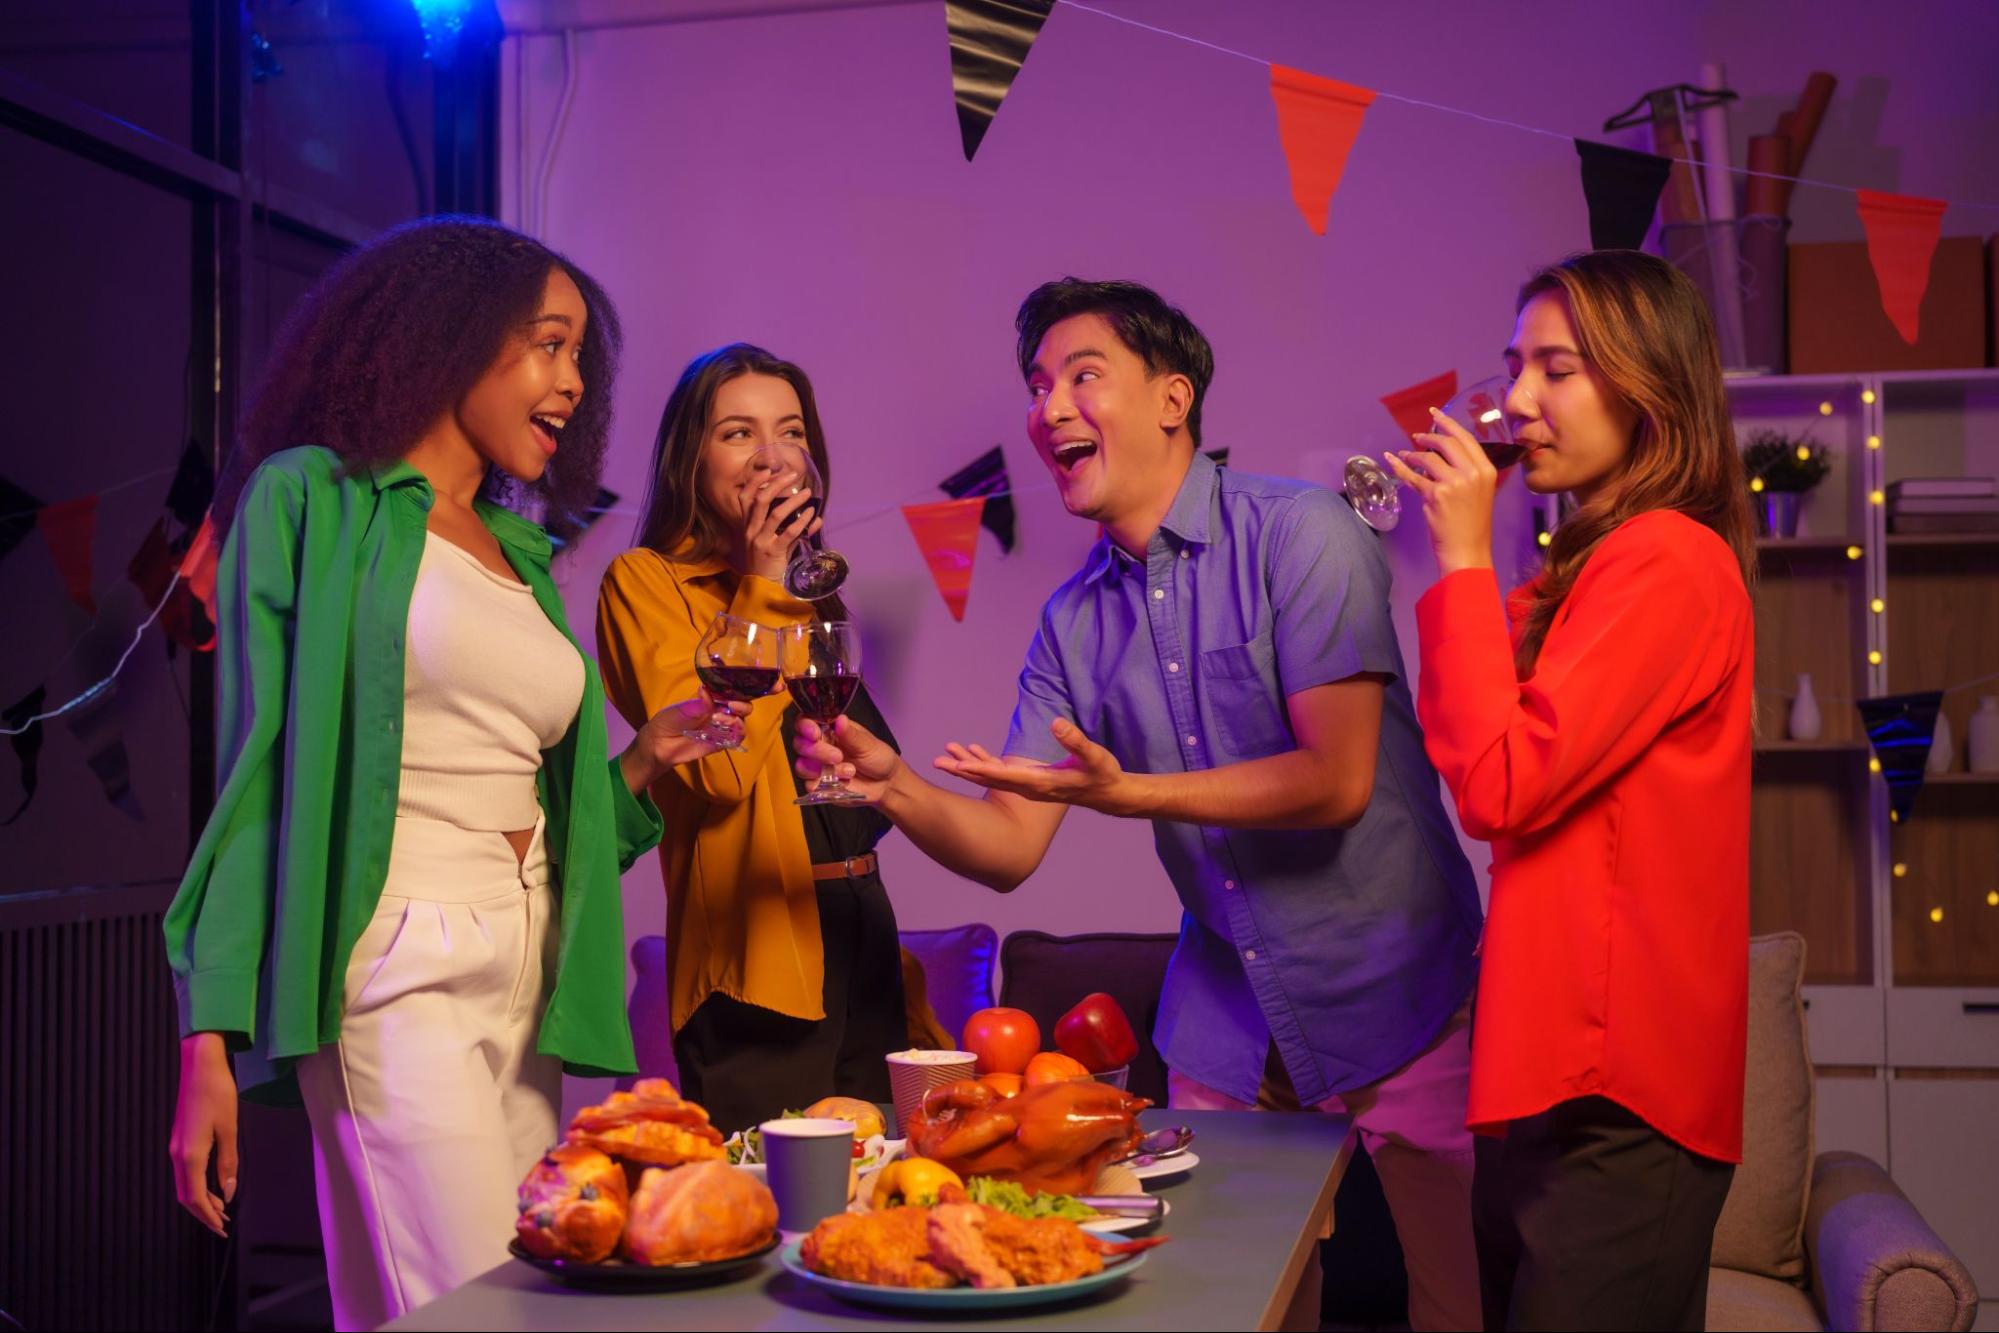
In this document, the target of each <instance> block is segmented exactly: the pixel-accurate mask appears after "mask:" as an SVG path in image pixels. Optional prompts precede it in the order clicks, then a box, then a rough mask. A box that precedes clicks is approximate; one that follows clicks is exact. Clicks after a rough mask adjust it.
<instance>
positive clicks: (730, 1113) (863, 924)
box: [673, 875, 909, 1134]
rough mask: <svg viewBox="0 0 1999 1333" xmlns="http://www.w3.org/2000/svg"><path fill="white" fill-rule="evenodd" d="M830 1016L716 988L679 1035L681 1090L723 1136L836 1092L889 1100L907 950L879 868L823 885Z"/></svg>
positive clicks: (904, 1039) (904, 1024)
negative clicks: (889, 1061) (769, 1005)
mask: <svg viewBox="0 0 1999 1333" xmlns="http://www.w3.org/2000/svg"><path fill="white" fill-rule="evenodd" d="M819 939H820V942H821V944H822V945H823V946H824V949H825V953H826V986H825V991H824V995H825V1005H826V1017H825V1018H823V1019H821V1020H819V1021H818V1022H816V1023H815V1022H812V1021H811V1020H809V1019H802V1018H791V1017H789V1016H787V1015H784V1014H780V1013H776V1012H773V1011H772V1010H769V1009H765V1008H762V1007H761V1006H759V1005H754V1004H744V1003H743V1002H742V1001H741V1000H737V999H734V998H732V997H730V996H727V995H719V994H717V995H710V996H709V997H708V998H707V999H706V1000H703V1001H702V1002H701V1007H700V1008H698V1009H696V1010H695V1011H694V1015H693V1017H691V1018H689V1019H688V1020H687V1025H686V1026H685V1027H683V1028H681V1029H680V1032H679V1033H678V1034H677V1035H676V1036H675V1037H674V1039H673V1058H674V1062H675V1063H676V1064H678V1065H679V1066H680V1088H681V1092H682V1093H683V1094H684V1095H685V1096H686V1097H687V1098H688V1099H689V1100H691V1101H696V1102H699V1103H701V1105H703V1106H704V1107H706V1108H707V1109H708V1116H709V1118H710V1119H711V1120H713V1121H714V1123H715V1127H716V1128H717V1129H719V1130H721V1131H722V1132H723V1133H725V1134H729V1133H733V1132H735V1131H736V1130H739V1129H744V1128H747V1127H748V1126H751V1125H755V1124H759V1123H761V1122H763V1121H765V1120H772V1119H775V1118H776V1117H777V1116H778V1115H779V1114H780V1113H782V1112H784V1111H802V1110H804V1109H805V1108H806V1107H808V1106H810V1105H811V1104H812V1103H813V1102H816V1101H818V1100H819V1099H820V1098H821V1097H827V1096H832V1095H834V1094H839V1095H841V1096H846V1097H859V1098H862V1099H863V1100H865V1101H872V1102H886V1101H888V1100H889V1086H888V1066H887V1065H886V1064H885V1063H884V1057H886V1056H887V1055H888V1053H889V1052H890V1051H900V1050H904V1049H907V1047H908V1046H909V1026H908V1017H907V1015H906V1014H905V1012H904V1010H903V1004H902V949H901V943H900V941H899V940H898V939H897V937H896V933H895V911H894V909H893V908H891V907H890V906H889V901H888V892H887V890H885V889H883V888H882V883H881V878H880V877H879V876H878V875H869V876H867V877H865V878H863V879H843V880H824V881H821V883H820V884H819Z"/></svg>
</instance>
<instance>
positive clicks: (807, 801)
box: [792, 785, 868, 805]
mask: <svg viewBox="0 0 1999 1333" xmlns="http://www.w3.org/2000/svg"><path fill="white" fill-rule="evenodd" d="M792 804H793V805H866V804H868V798H867V797H865V796H863V795H861V794H860V793H859V792H857V791H855V790H854V789H853V788H852V787H848V786H845V785H842V786H838V787H814V788H812V789H811V790H810V791H808V792H806V793H805V795H803V796H800V797H799V798H797V799H796V800H794V801H793V802H792Z"/></svg>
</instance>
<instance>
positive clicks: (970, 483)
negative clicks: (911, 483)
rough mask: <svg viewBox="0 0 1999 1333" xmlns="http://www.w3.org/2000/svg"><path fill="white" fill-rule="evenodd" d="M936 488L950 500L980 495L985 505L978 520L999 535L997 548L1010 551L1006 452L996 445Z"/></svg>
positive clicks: (1010, 497) (1013, 533) (1011, 524)
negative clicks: (984, 500) (998, 546)
mask: <svg viewBox="0 0 1999 1333" xmlns="http://www.w3.org/2000/svg"><path fill="white" fill-rule="evenodd" d="M937 489H938V490H940V491H942V492H944V494H946V495H948V496H950V497H951V498H952V499H953V500H964V499H968V498H970V497H971V496H974V495H983V496H984V497H985V498H986V508H985V512H984V513H983V514H982V515H980V517H979V522H980V523H982V524H984V525H985V529H986V531H987V532H990V533H992V535H993V536H995V537H997V538H999V544H1000V550H1002V551H1005V552H1006V553H1007V554H1008V555H1012V554H1013V544H1014V541H1015V540H1016V531H1015V524H1014V513H1013V494H1012V492H1013V486H1012V484H1011V483H1010V482H1009V481H1008V480H1007V475H1006V455H1005V454H1003V453H1001V452H1000V447H999V446H998V445H994V446H993V447H992V448H990V449H988V450H986V451H985V452H984V453H982V454H980V455H979V456H978V457H977V458H975V459H973V460H972V461H971V462H970V463H967V464H966V465H965V466H964V467H961V468H959V469H958V470H957V471H956V472H953V473H952V474H951V475H950V476H948V477H946V478H944V480H942V481H940V482H938V483H937Z"/></svg>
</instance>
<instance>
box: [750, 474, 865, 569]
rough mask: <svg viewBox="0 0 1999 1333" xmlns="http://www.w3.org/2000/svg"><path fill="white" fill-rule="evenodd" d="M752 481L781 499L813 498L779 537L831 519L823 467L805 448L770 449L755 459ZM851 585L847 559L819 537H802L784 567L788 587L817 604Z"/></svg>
mask: <svg viewBox="0 0 1999 1333" xmlns="http://www.w3.org/2000/svg"><path fill="white" fill-rule="evenodd" d="M747 466H748V468H749V472H750V480H752V481H754V482H758V483H766V482H767V483H769V484H770V485H771V486H772V487H773V488H774V491H775V494H776V496H777V497H778V498H782V497H784V496H787V495H796V494H798V493H799V492H800V491H803V492H805V493H806V494H807V495H809V496H810V497H811V498H810V499H808V500H807V501H806V502H805V503H804V504H802V505H800V506H798V508H797V509H796V510H795V511H793V513H792V515H791V517H789V518H787V519H786V520H785V521H784V522H783V523H781V524H779V525H778V529H777V530H778V531H779V532H785V531H787V530H789V529H791V528H799V529H803V528H805V527H807V526H809V525H810V524H811V522H812V520H813V519H814V518H815V517H823V516H824V515H825V512H826V510H825V504H824V500H825V495H826V483H825V481H824V480H822V479H821V478H820V476H819V465H818V464H817V463H814V462H813V461H812V453H811V451H810V450H808V449H806V448H805V447H804V446H802V445H796V444H791V443H779V444H766V445H764V446H763V447H762V448H760V449H758V450H757V451H756V452H755V453H753V454H751V455H750V461H749V463H748V465H747ZM846 581H847V557H846V556H844V555H841V554H840V553H839V552H838V551H832V550H828V549H827V548H826V544H825V543H824V542H822V541H821V540H820V539H819V535H818V534H817V533H812V534H809V535H807V536H803V537H800V538H799V539H798V540H797V541H795V542H793V543H792V544H791V558H790V560H788V561H787V562H786V563H785V567H784V587H785V590H786V591H787V592H789V593H790V594H791V595H792V596H793V597H796V598H799V599H800V600H801V601H807V602H817V601H821V600H823V599H824V598H827V597H831V596H832V595H833V594H834V593H836V592H838V591H839V590H840V585H841V584H843V583H845V582H846Z"/></svg>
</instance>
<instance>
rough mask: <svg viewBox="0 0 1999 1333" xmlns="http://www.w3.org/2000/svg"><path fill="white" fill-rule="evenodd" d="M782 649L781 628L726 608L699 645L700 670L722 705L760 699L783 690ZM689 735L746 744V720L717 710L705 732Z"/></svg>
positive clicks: (719, 743) (720, 745)
mask: <svg viewBox="0 0 1999 1333" xmlns="http://www.w3.org/2000/svg"><path fill="white" fill-rule="evenodd" d="M777 653H778V645H777V632H776V631H775V630H773V629H770V628H769V627H767V626H764V625H759V624H757V623H756V622H755V621H754V620H743V619H741V618H740V617H737V616H732V615H729V614H728V613H727V612H723V613H721V614H719V615H717V616H716V617H715V619H714V620H712V621H710V622H709V624H708V628H707V630H706V631H704V632H703V633H702V635H701V642H699V643H697V644H696V645H695V646H694V674H695V676H696V677H698V678H699V679H700V681H701V684H702V686H703V687H704V688H706V689H707V691H708V693H709V695H710V697H712V698H713V699H714V700H715V702H717V703H723V704H728V703H754V702H755V701H756V700H758V699H761V698H763V697H764V696H765V695H766V694H773V693H775V692H776V691H777V681H778V665H777ZM687 734H688V735H689V736H691V737H693V738H694V739H695V740H700V741H708V742H711V743H712V744H713V745H714V746H715V747H716V748H717V749H722V750H740V749H742V748H743V727H742V722H741V720H740V719H739V718H737V717H736V715H735V714H734V713H731V712H730V711H729V710H728V709H726V708H721V709H717V710H716V711H715V714H714V716H713V717H711V718H709V720H708V725H707V726H705V727H703V728H702V729H701V730H700V731H690V732H688V733H687Z"/></svg>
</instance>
